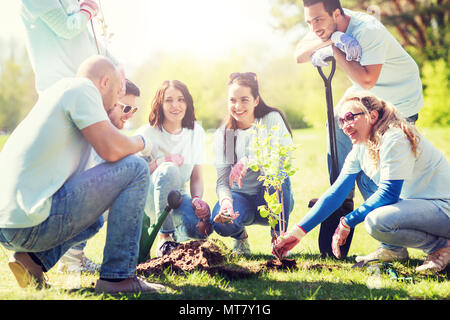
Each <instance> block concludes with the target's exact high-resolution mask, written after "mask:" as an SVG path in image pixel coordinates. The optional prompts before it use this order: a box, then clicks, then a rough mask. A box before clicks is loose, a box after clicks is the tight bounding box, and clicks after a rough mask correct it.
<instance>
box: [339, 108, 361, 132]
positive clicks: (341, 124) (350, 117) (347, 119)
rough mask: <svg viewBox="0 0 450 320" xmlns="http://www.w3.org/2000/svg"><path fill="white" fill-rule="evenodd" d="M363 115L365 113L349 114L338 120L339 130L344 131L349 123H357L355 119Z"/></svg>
mask: <svg viewBox="0 0 450 320" xmlns="http://www.w3.org/2000/svg"><path fill="white" fill-rule="evenodd" d="M361 114H364V112H358V113H353V112H347V113H346V114H345V115H344V117H343V118H338V124H339V128H341V129H342V128H343V127H344V126H345V124H346V123H349V122H350V123H351V122H353V121H355V117H356V116H359V115H361Z"/></svg>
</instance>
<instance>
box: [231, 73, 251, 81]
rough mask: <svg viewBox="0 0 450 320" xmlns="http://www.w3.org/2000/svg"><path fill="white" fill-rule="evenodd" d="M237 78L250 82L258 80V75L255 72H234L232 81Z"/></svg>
mask: <svg viewBox="0 0 450 320" xmlns="http://www.w3.org/2000/svg"><path fill="white" fill-rule="evenodd" d="M236 78H244V79H250V80H254V81H256V80H257V76H256V73H254V72H233V73H231V74H230V80H234V79H236Z"/></svg>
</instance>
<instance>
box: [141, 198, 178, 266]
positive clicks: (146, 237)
mask: <svg viewBox="0 0 450 320" xmlns="http://www.w3.org/2000/svg"><path fill="white" fill-rule="evenodd" d="M181 200H182V197H181V193H180V192H179V191H178V190H172V191H170V192H169V195H168V196H167V206H166V207H165V209H164V211H163V212H162V213H161V215H160V216H159V217H158V219H157V220H156V223H154V224H153V225H152V226H151V227H150V228H149V229H147V226H148V225H149V224H150V218H149V217H148V216H147V215H146V214H144V221H145V222H143V228H142V236H141V241H140V243H139V258H138V263H141V262H145V261H147V260H148V259H149V258H150V249H151V247H152V245H153V242H154V241H155V238H156V236H157V234H158V232H159V229H161V226H162V224H163V222H164V220H166V217H167V215H168V214H169V212H170V211H171V210H172V209H177V208H179V207H180V205H181ZM147 230H150V232H147Z"/></svg>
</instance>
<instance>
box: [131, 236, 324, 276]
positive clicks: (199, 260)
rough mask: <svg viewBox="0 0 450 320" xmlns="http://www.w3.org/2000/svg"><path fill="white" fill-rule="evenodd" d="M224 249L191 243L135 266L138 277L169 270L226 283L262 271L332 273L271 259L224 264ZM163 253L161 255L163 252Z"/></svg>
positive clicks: (171, 246)
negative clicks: (201, 274)
mask: <svg viewBox="0 0 450 320" xmlns="http://www.w3.org/2000/svg"><path fill="white" fill-rule="evenodd" d="M223 247H224V245H223V244H221V243H217V244H216V243H214V242H213V241H210V240H193V241H189V242H186V243H171V244H168V246H167V248H168V250H167V252H166V253H165V254H164V255H163V256H162V257H160V258H154V259H150V260H147V261H145V262H143V263H141V264H139V265H138V266H137V273H138V274H141V275H144V276H149V275H161V274H162V273H163V272H164V270H166V269H168V268H170V269H171V270H172V272H174V273H177V274H183V273H185V272H190V271H206V272H208V273H209V274H210V275H215V274H219V275H222V276H225V277H226V278H228V279H243V278H249V277H252V276H257V275H258V274H259V273H261V272H264V271H266V272H267V271H269V272H270V271H293V270H298V269H304V270H305V269H306V270H311V269H312V270H319V271H321V270H322V269H325V270H326V269H328V270H330V269H332V268H333V266H328V265H319V264H311V263H300V262H299V263H298V262H297V261H296V260H295V259H283V260H281V261H280V260H278V259H270V260H266V261H265V262H260V263H257V264H248V265H245V266H242V265H237V264H230V263H228V261H227V258H226V253H225V250H224V249H223ZM163 252H164V251H163Z"/></svg>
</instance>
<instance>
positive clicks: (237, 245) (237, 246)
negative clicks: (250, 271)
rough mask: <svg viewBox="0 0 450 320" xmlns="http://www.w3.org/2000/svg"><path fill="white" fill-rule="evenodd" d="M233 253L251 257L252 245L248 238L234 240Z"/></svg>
mask: <svg viewBox="0 0 450 320" xmlns="http://www.w3.org/2000/svg"><path fill="white" fill-rule="evenodd" d="M233 253H235V254H238V255H250V254H251V250H250V243H249V242H248V237H246V238H244V239H234V246H233Z"/></svg>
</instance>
